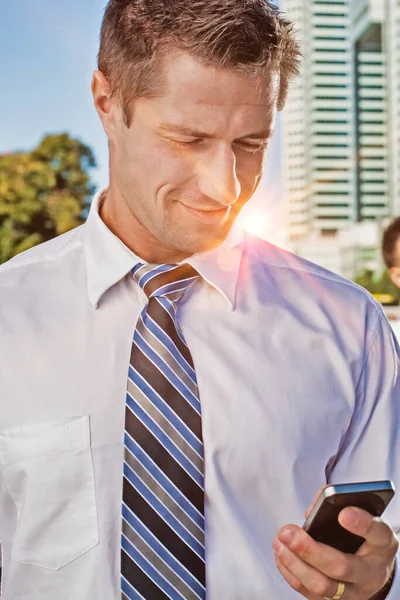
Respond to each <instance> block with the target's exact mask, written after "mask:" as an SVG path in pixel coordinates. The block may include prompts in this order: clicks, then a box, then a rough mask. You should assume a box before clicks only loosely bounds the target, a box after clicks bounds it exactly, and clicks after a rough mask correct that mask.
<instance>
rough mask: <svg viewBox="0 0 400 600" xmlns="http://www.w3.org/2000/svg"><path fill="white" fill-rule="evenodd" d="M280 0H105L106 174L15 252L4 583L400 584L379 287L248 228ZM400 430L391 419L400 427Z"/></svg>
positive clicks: (252, 599) (399, 441)
mask: <svg viewBox="0 0 400 600" xmlns="http://www.w3.org/2000/svg"><path fill="white" fill-rule="evenodd" d="M299 60H300V52H299V46H298V43H297V41H296V38H295V35H294V32H293V25H292V24H291V23H290V22H289V21H288V20H287V19H286V18H285V17H284V16H283V15H282V14H281V13H280V12H279V10H278V8H277V7H276V6H275V5H274V4H272V3H270V2H268V1H267V0H223V1H221V0H111V2H110V3H109V4H108V6H107V8H106V11H105V15H104V19H103V24H102V31H101V42H100V53H99V60H98V69H96V71H95V72H94V75H93V81H92V92H93V99H94V105H95V109H96V111H97V113H98V115H99V118H100V120H101V123H102V126H103V128H104V132H105V135H106V137H107V139H108V142H109V149H110V181H109V185H108V186H107V187H106V188H105V189H103V190H100V191H99V192H98V194H97V195H96V197H95V198H94V200H93V202H92V206H91V211H90V215H89V217H88V220H87V222H86V223H85V224H84V225H82V226H81V227H79V228H77V229H75V230H73V231H71V232H69V233H67V234H65V235H63V236H61V237H58V238H56V239H54V240H52V241H50V242H48V243H46V244H43V245H41V246H38V247H36V248H34V249H32V250H29V251H27V252H26V253H24V254H22V255H20V256H18V257H16V258H15V259H13V260H11V261H9V262H8V263H6V264H5V265H3V266H2V267H1V269H0V542H1V546H2V552H3V600H17V599H23V600H39V599H40V600H91V599H96V600H117V599H119V600H121V599H122V600H127V599H128V600H143V599H144V600H168V599H172V600H204V599H205V598H207V600H295V599H296V598H299V594H300V595H301V596H302V597H304V598H307V599H308V600H322V598H324V597H325V598H330V599H334V600H339V599H341V600H369V599H370V598H374V600H383V599H384V598H387V599H388V600H392V599H393V600H398V598H400V574H396V555H397V551H398V541H397V539H396V536H395V532H396V531H398V530H399V529H400V494H398V495H397V496H395V498H394V500H393V501H392V503H391V505H390V506H389V508H388V511H387V520H388V521H387V522H384V521H382V520H380V519H374V518H373V517H372V516H371V515H370V514H369V513H367V512H365V511H362V510H360V509H356V508H347V509H345V510H344V511H342V512H341V514H340V522H341V524H342V525H343V526H344V527H345V528H346V529H348V530H350V531H352V532H353V533H356V534H358V535H360V536H362V537H363V538H365V542H364V543H363V545H362V547H361V549H360V550H359V551H358V553H357V555H355V556H351V555H348V554H345V553H343V552H340V551H339V550H337V549H336V548H332V547H329V546H327V545H325V544H322V543H317V542H316V541H314V540H313V539H312V538H311V537H310V536H309V535H308V534H307V533H306V532H305V531H303V530H302V527H301V526H302V523H303V521H304V511H305V509H306V508H307V506H308V505H309V504H310V503H311V501H312V498H313V497H314V496H315V493H316V491H317V489H318V488H320V487H321V486H323V485H324V484H326V483H328V482H332V483H346V482H347V483H348V482H352V481H360V480H361V481H362V480H378V479H391V480H393V481H394V483H395V485H396V484H398V487H399V488H400V460H399V457H400V438H399V427H398V426H397V425H398V423H399V422H400V402H399V384H400V379H399V357H398V356H397V354H396V351H395V348H394V347H393V343H392V332H391V330H390V326H389V324H388V322H387V320H386V318H385V316H384V314H383V313H382V310H381V307H380V306H379V305H378V304H377V303H376V302H375V301H374V300H373V298H371V297H370V295H369V294H367V293H366V292H365V291H364V290H362V289H361V288H359V287H358V286H356V285H354V284H352V283H351V282H349V281H347V280H345V279H343V278H341V277H339V276H337V275H335V274H333V273H331V272H329V271H327V270H324V269H322V268H321V267H318V266H316V265H313V264H311V263H309V262H307V261H306V260H303V259H302V258H299V257H296V256H294V255H293V254H290V253H289V252H286V251H284V250H282V249H280V248H277V247H275V246H273V245H271V244H269V243H268V242H266V241H264V240H262V239H260V238H257V237H254V236H252V235H250V234H246V233H244V232H242V231H240V229H238V228H237V227H236V225H235V221H236V219H237V216H238V214H239V213H240V211H241V209H242V208H243V207H244V206H245V205H246V204H247V202H248V201H249V200H250V198H251V197H252V196H253V194H254V192H255V190H256V189H257V187H258V185H259V182H260V179H261V176H262V172H263V166H264V162H265V157H266V151H267V147H268V143H269V140H270V138H271V136H272V135H273V132H274V127H275V122H276V116H277V112H278V111H280V110H282V109H283V107H284V104H285V100H286V96H287V92H288V88H289V83H290V81H291V80H292V79H293V77H294V76H295V75H296V73H297V72H298V68H299ZM396 424H397V425H396Z"/></svg>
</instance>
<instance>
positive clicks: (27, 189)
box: [0, 133, 96, 263]
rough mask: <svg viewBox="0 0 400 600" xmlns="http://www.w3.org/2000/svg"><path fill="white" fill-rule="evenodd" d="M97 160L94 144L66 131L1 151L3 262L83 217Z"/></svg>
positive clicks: (0, 243) (0, 252) (0, 247)
mask: <svg viewBox="0 0 400 600" xmlns="http://www.w3.org/2000/svg"><path fill="white" fill-rule="evenodd" d="M95 166H96V161H95V158H94V155H93V152H92V150H91V149H90V148H89V147H88V146H86V145H85V144H83V143H82V142H81V141H79V140H77V139H73V138H71V137H70V136H69V135H68V134H67V133H62V134H56V135H47V136H46V137H44V138H43V140H42V141H41V142H40V143H39V145H38V147H37V148H35V149H34V150H32V151H31V152H14V153H10V154H3V155H0V263H2V262H5V261H6V260H8V259H9V258H12V257H13V256H15V255H16V254H18V253H19V252H22V251H24V250H27V249H28V248H31V247H32V246H35V245H37V244H40V243H41V242H45V241H47V240H49V239H51V238H53V237H55V236H57V235H60V234H62V233H65V232H66V231H69V230H70V229H73V228H74V227H77V226H78V225H80V224H81V223H82V222H83V221H84V219H85V216H86V212H87V209H88V206H89V201H90V198H91V196H92V195H93V193H94V191H95V189H94V186H93V185H92V184H91V181H90V175H89V171H90V169H91V168H93V167H95Z"/></svg>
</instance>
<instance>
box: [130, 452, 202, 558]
mask: <svg viewBox="0 0 400 600" xmlns="http://www.w3.org/2000/svg"><path fill="white" fill-rule="evenodd" d="M124 475H125V477H126V478H127V479H128V481H129V482H130V483H131V484H132V485H133V487H134V488H135V490H136V491H137V492H138V493H139V494H140V495H141V496H142V497H143V498H144V499H145V500H146V502H147V503H148V504H150V506H151V507H152V508H153V509H154V511H155V512H156V513H157V514H158V515H159V516H160V517H161V518H162V519H163V521H165V522H166V523H167V524H168V525H169V527H170V528H171V529H172V531H174V532H175V533H176V535H177V536H178V537H180V538H181V540H182V541H183V542H185V544H186V545H187V546H189V548H191V549H192V550H193V552H195V553H196V554H197V556H198V557H199V558H201V559H202V560H203V561H204V559H205V558H204V546H203V545H202V544H200V542H198V541H197V540H196V539H195V538H194V537H193V536H192V534H191V533H189V531H188V530H187V529H186V528H185V527H184V526H183V525H182V523H181V522H180V521H178V519H177V518H176V517H175V516H174V515H173V514H172V513H170V512H169V510H168V508H167V507H166V506H165V505H164V504H163V503H162V502H161V500H159V499H158V498H157V496H155V495H154V494H153V492H152V491H151V490H149V488H148V487H147V486H146V485H145V484H144V483H143V481H142V480H141V479H140V477H138V476H137V475H136V473H135V472H134V471H133V470H132V469H131V467H130V466H129V465H128V463H124Z"/></svg>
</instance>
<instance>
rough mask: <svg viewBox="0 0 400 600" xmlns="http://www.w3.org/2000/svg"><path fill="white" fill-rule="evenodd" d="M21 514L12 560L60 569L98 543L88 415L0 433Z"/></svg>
mask: <svg viewBox="0 0 400 600" xmlns="http://www.w3.org/2000/svg"><path fill="white" fill-rule="evenodd" d="M0 467H1V470H2V473H3V477H4V480H5V483H6V485H7V487H8V490H9V492H10V494H11V496H12V497H13V499H14V502H15V504H16V506H17V511H18V524H17V529H16V533H15V538H14V541H13V546H12V556H11V557H12V559H13V560H16V561H17V562H20V563H26V564H30V565H35V566H38V567H44V568H47V569H52V570H55V571H57V570H58V569H60V568H61V567H63V566H64V565H66V564H68V563H69V562H71V561H72V560H75V559H76V558H78V557H79V556H81V555H82V554H84V553H85V552H87V551H88V550H90V549H91V548H93V547H94V546H95V545H96V544H97V543H98V541H99V537H98V521H97V507H96V495H95V485H94V471H93V460H92V452H91V446H90V426H89V417H88V416H83V417H77V418H74V419H69V420H64V421H58V422H53V423H43V424H39V425H32V426H28V427H22V428H19V429H9V430H2V431H0Z"/></svg>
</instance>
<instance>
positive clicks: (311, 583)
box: [273, 541, 337, 597]
mask: <svg viewBox="0 0 400 600" xmlns="http://www.w3.org/2000/svg"><path fill="white" fill-rule="evenodd" d="M273 547H274V551H275V555H276V557H277V560H279V562H280V564H281V565H282V566H283V567H284V568H285V569H286V572H287V573H288V574H289V576H290V578H291V581H292V582H295V581H298V582H299V583H300V585H301V587H302V588H304V590H306V592H307V594H308V596H309V595H316V596H319V597H321V596H322V597H324V596H327V597H329V596H334V594H335V592H336V589H337V581H334V580H332V579H331V578H330V577H327V576H326V575H324V574H323V573H321V572H320V571H318V570H317V569H315V568H314V567H312V566H311V565H309V564H307V563H305V562H304V561H302V560H301V559H300V558H299V557H298V556H296V554H294V552H292V551H291V550H289V548H287V547H286V546H285V545H284V544H280V543H279V541H276V542H274V546H273ZM281 572H282V571H281ZM282 574H283V573H282ZM285 579H286V580H287V581H288V583H289V579H287V577H285ZM290 585H292V584H290ZM295 589H296V591H299V588H298V587H297V588H295ZM300 593H303V595H304V591H301V592H300Z"/></svg>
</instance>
